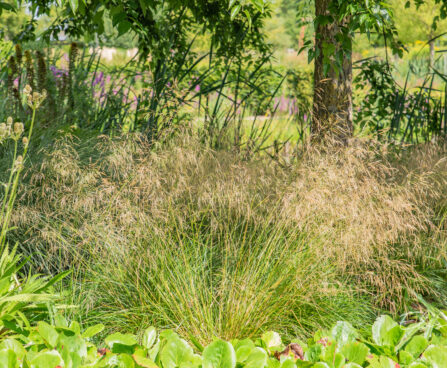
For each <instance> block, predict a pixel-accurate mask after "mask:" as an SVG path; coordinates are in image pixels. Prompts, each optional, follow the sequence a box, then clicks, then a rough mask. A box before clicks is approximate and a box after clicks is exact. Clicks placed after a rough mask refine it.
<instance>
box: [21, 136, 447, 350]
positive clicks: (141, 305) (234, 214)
mask: <svg viewBox="0 0 447 368" xmlns="http://www.w3.org/2000/svg"><path fill="white" fill-rule="evenodd" d="M385 148H386V147H383V146H374V145H366V144H364V143H359V144H357V145H352V146H351V147H349V148H340V147H339V148H337V150H333V151H331V152H330V153H322V152H312V151H310V150H309V152H308V153H307V154H306V155H305V156H304V157H303V158H302V159H300V160H299V161H298V162H297V163H295V164H292V165H290V166H288V167H280V166H279V165H277V164H276V163H274V162H273V161H272V160H270V159H267V158H262V157H254V158H253V159H251V160H246V159H241V157H240V156H239V155H238V154H237V153H231V152H223V151H215V150H212V149H209V148H207V147H206V146H204V145H203V144H201V143H200V142H199V140H197V139H196V138H195V137H194V136H191V135H188V134H185V135H184V136H183V137H182V138H181V139H180V138H178V139H177V140H175V141H174V140H173V141H171V142H170V143H167V144H165V145H159V146H155V147H153V146H152V147H151V146H150V145H149V144H148V142H147V141H146V140H145V139H144V138H142V137H140V136H136V135H130V136H127V137H122V138H115V139H110V138H106V137H97V138H95V137H93V138H91V139H89V140H86V141H82V142H79V141H77V140H76V138H73V137H71V138H70V137H66V138H64V139H62V140H60V141H59V142H58V143H56V144H55V145H54V146H53V147H52V148H51V149H49V150H46V151H45V152H43V153H42V154H41V158H40V159H38V160H37V159H36V161H35V164H34V165H33V166H31V167H30V168H29V169H28V170H27V183H26V194H25V195H24V196H23V198H22V199H21V204H20V211H18V212H16V215H15V217H14V225H16V226H17V227H18V230H19V229H26V231H27V235H26V239H23V238H21V236H20V234H19V233H18V232H16V233H15V236H16V239H17V240H19V239H23V240H24V241H25V242H22V244H23V247H22V249H23V252H27V254H30V255H32V257H33V260H34V265H35V267H36V268H37V269H38V270H39V271H40V272H42V271H45V272H58V271H61V270H65V269H70V268H72V267H74V269H75V276H74V277H73V279H72V284H71V286H72V287H73V295H72V297H73V303H74V304H79V305H80V309H79V313H80V314H79V315H78V317H79V318H81V319H82V320H83V321H85V322H87V321H88V322H89V323H93V322H97V321H101V322H104V323H106V325H107V326H108V329H120V330H121V329H122V330H128V329H129V328H130V329H132V330H134V331H138V330H139V329H140V328H142V327H143V326H144V325H148V324H154V325H157V326H160V327H163V328H165V327H171V328H176V329H178V331H179V332H180V333H181V334H182V335H183V336H185V337H188V336H187V335H188V334H189V333H191V334H195V335H196V336H197V338H198V339H199V340H200V341H202V342H205V341H210V340H211V339H212V338H213V336H221V337H225V338H232V337H237V336H242V335H244V336H254V335H256V334H259V333H260V332H261V331H263V330H265V329H271V328H275V329H277V330H279V331H281V332H284V333H286V334H290V335H295V334H300V335H305V334H306V333H307V332H308V331H310V330H313V329H315V328H319V327H320V326H322V325H325V324H327V323H329V322H331V321H335V320H338V319H347V320H349V321H350V322H352V323H354V324H360V323H361V322H360V321H362V322H363V321H364V319H365V317H366V318H369V317H370V318H373V317H372V316H373V314H374V313H375V312H378V311H380V310H382V309H387V310H389V311H391V312H400V311H404V310H406V308H408V306H409V305H411V303H412V302H413V299H412V295H413V293H421V294H425V295H429V296H430V298H431V299H432V301H441V300H443V298H445V296H446V294H445V290H446V289H445V286H446V285H445V281H443V278H442V269H443V266H442V261H443V259H444V258H443V257H444V255H445V235H443V233H442V231H440V226H441V225H440V223H439V221H436V218H437V215H436V213H438V212H439V211H435V210H434V207H433V206H432V205H431V203H434V202H437V203H438V204H439V203H440V202H439V201H436V198H438V197H439V196H440V195H441V193H442V192H441V191H442V190H445V184H444V183H445V178H447V175H446V174H445V171H444V172H443V171H439V170H438V171H436V170H433V167H434V166H433V165H438V167H439V165H441V162H439V160H438V159H436V157H435V153H436V155H438V156H439V157H442V156H443V153H442V152H446V149H445V147H444V146H441V145H437V146H436V147H435V146H433V147H432V148H431V151H432V152H431V153H430V154H427V160H426V162H428V161H429V157H431V159H430V160H431V161H432V162H433V165H432V166H430V167H429V166H427V165H426V163H419V165H418V166H417V167H412V166H410V165H408V166H406V163H405V162H404V161H396V160H395V159H394V158H393V155H392V154H391V153H392V152H387V151H386V149H385ZM414 154H416V152H415V153H414ZM408 155H409V156H411V155H412V153H410V152H408ZM428 155H429V156H428ZM405 170H406V171H405ZM433 171H435V172H436V175H434V173H433ZM443 180H444V181H443ZM422 193H424V195H425V196H424V197H422ZM425 255H429V256H425Z"/></svg>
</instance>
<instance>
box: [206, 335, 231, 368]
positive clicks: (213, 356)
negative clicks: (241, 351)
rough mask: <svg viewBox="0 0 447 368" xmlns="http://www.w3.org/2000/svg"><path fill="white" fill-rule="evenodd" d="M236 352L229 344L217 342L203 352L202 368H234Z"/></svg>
mask: <svg viewBox="0 0 447 368" xmlns="http://www.w3.org/2000/svg"><path fill="white" fill-rule="evenodd" d="M235 367H236V352H235V351H234V348H233V345H231V344H230V343H229V342H226V341H222V340H217V341H214V342H213V343H212V344H210V345H208V346H207V347H206V348H205V350H204V351H203V368H235Z"/></svg>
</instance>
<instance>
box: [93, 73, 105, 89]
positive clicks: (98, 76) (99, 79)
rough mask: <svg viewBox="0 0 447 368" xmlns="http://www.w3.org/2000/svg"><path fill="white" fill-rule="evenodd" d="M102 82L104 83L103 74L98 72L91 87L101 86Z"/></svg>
mask: <svg viewBox="0 0 447 368" xmlns="http://www.w3.org/2000/svg"><path fill="white" fill-rule="evenodd" d="M102 82H104V73H103V72H99V73H98V75H97V76H96V77H95V79H94V81H93V85H94V86H96V85H98V84H99V83H101V84H102Z"/></svg>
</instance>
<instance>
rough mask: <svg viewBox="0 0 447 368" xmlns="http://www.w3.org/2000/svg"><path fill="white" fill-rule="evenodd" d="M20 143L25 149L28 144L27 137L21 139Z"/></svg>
mask: <svg viewBox="0 0 447 368" xmlns="http://www.w3.org/2000/svg"><path fill="white" fill-rule="evenodd" d="M22 143H23V145H24V146H25V147H28V143H29V140H28V137H23V139H22Z"/></svg>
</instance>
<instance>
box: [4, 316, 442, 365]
mask: <svg viewBox="0 0 447 368" xmlns="http://www.w3.org/2000/svg"><path fill="white" fill-rule="evenodd" d="M430 314H431V315H430V316H429V317H427V316H426V315H424V314H420V315H416V318H417V319H416V320H412V322H409V323H400V324H398V323H397V322H395V321H393V319H392V318H390V317H389V316H387V315H382V316H380V317H379V318H378V319H377V320H376V321H375V322H374V324H373V325H372V326H371V328H370V330H369V331H368V334H367V335H362V334H361V333H360V332H359V331H357V330H355V329H354V328H353V327H352V326H351V325H350V324H349V323H346V322H337V323H336V324H335V325H334V326H333V327H332V328H331V329H330V330H321V331H318V332H316V333H315V334H314V335H313V336H312V337H311V338H308V339H307V340H293V341H291V342H290V344H287V343H285V342H283V341H282V340H281V337H280V335H279V334H278V333H276V332H273V331H268V332H265V333H264V334H263V335H262V336H261V337H260V338H257V339H254V340H251V339H240V340H238V339H233V340H231V341H230V342H227V341H224V340H221V339H215V340H214V341H213V342H211V343H210V344H208V345H206V346H202V345H201V344H199V343H195V345H194V346H191V345H190V344H188V342H187V341H185V340H184V339H182V338H181V337H179V336H178V335H177V334H176V333H175V332H174V331H172V330H164V331H161V332H159V331H157V330H156V329H155V328H154V327H149V328H148V329H146V330H145V331H144V333H143V335H142V336H141V338H140V339H138V338H137V336H135V335H132V334H122V333H115V334H112V335H109V336H107V337H106V338H105V340H104V343H102V344H101V345H100V346H104V347H99V346H97V345H95V344H94V343H93V342H92V338H93V337H94V336H95V335H96V334H98V333H99V332H101V330H102V329H103V328H104V326H102V325H95V326H92V327H90V328H88V329H86V330H84V331H81V328H80V326H79V324H77V323H71V324H70V325H69V324H68V323H67V321H66V320H65V319H64V318H63V317H61V316H59V317H58V318H57V322H56V323H55V325H54V326H51V325H49V324H47V323H46V322H39V323H38V324H37V326H35V327H31V328H28V329H27V330H26V331H25V332H23V333H22V334H21V335H19V336H16V337H14V338H8V339H4V340H2V341H1V342H0V362H1V364H2V366H3V367H5V368H19V367H36V368H53V367H111V368H112V367H120V368H121V367H122V368H133V367H144V368H156V367H160V368H169V367H173V368H174V367H208V368H219V367H220V368H236V367H256V368H265V367H269V368H270V367H272V368H273V367H290V368H294V367H309V368H310V367H314V368H327V367H329V368H332V367H333V368H337V367H345V368H356V367H374V368H387V367H390V368H395V367H398V366H399V367H413V368H436V367H444V366H445V361H446V359H447V345H446V344H447V340H446V339H447V334H446V331H445V330H446V326H447V317H446V316H445V314H444V313H443V312H441V311H439V310H433V308H431V313H430ZM412 317H415V316H412ZM404 322H405V321H404Z"/></svg>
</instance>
